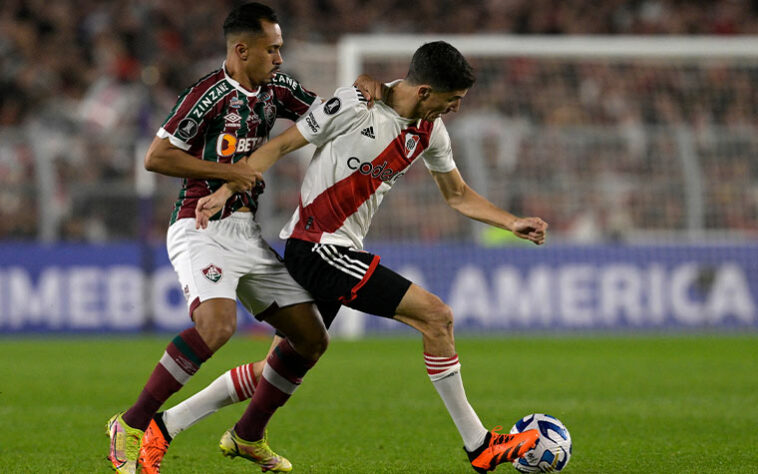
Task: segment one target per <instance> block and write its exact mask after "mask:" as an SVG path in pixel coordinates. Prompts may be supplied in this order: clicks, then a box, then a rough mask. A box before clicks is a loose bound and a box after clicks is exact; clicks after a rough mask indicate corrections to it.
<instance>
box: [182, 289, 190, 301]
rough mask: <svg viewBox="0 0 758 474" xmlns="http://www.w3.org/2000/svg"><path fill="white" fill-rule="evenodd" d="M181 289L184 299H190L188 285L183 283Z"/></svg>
mask: <svg viewBox="0 0 758 474" xmlns="http://www.w3.org/2000/svg"><path fill="white" fill-rule="evenodd" d="M182 291H183V292H184V299H186V300H188V299H190V289H189V285H184V288H182Z"/></svg>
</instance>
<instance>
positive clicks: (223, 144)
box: [216, 133, 237, 158]
mask: <svg viewBox="0 0 758 474" xmlns="http://www.w3.org/2000/svg"><path fill="white" fill-rule="evenodd" d="M235 150H237V137H235V136H234V135H231V134H229V133H222V134H221V135H219V136H218V141H217V142H216V154H217V155H218V156H223V157H224V158H228V157H230V156H232V155H233V154H234V152H235Z"/></svg>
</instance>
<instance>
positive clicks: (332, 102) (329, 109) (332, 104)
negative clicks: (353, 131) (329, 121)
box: [324, 97, 342, 115]
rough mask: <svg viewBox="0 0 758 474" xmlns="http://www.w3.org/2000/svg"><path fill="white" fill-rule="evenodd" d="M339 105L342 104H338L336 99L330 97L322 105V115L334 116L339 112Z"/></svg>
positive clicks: (338, 101)
mask: <svg viewBox="0 0 758 474" xmlns="http://www.w3.org/2000/svg"><path fill="white" fill-rule="evenodd" d="M341 105H342V102H340V100H339V98H338V97H332V98H331V99H329V100H328V101H326V104H324V113H326V115H334V114H336V113H337V112H338V111H339V110H340V106H341Z"/></svg>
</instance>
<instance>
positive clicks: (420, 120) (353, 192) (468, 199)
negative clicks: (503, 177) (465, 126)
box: [196, 41, 547, 472]
mask: <svg viewBox="0 0 758 474" xmlns="http://www.w3.org/2000/svg"><path fill="white" fill-rule="evenodd" d="M474 80H475V78H474V74H473V70H472V68H471V66H470V65H469V64H468V62H467V61H466V60H465V58H464V57H463V56H462V55H461V54H460V52H459V51H458V50H456V49H455V48H454V47H452V46H451V45H449V44H448V43H445V42H442V41H438V42H433V43H428V44H425V45H423V46H422V47H420V48H419V49H418V50H417V51H416V52H415V54H414V55H413V59H412V60H411V65H410V68H409V72H408V74H407V76H406V77H405V78H404V79H402V80H399V81H396V82H395V83H393V84H392V85H391V88H390V90H389V93H388V94H387V95H386V99H385V101H384V103H378V104H377V105H376V106H375V107H373V108H371V109H369V108H368V107H367V105H366V100H365V98H364V97H363V96H362V94H361V93H360V91H358V90H357V89H355V88H353V87H348V88H341V89H337V91H336V92H335V94H334V97H332V98H331V99H329V100H328V101H326V102H325V103H323V104H321V105H320V106H318V107H317V108H316V109H314V110H312V111H311V112H309V113H308V114H307V115H306V116H305V117H304V118H303V119H301V120H299V121H298V122H297V123H296V125H295V126H293V127H291V128H290V129H288V130H287V131H286V132H284V133H283V134H282V135H280V136H279V137H277V138H275V139H273V140H272V141H271V142H269V143H268V144H266V145H264V146H263V147H261V148H260V149H259V150H257V151H256V152H255V153H253V154H252V155H251V157H250V158H249V164H250V166H252V167H253V168H254V169H255V170H256V171H260V172H263V171H265V170H266V169H268V167H270V166H271V165H272V164H273V163H274V162H276V160H278V159H279V158H281V157H282V156H284V155H285V154H287V153H289V152H291V151H293V150H296V149H298V148H300V147H302V146H304V145H306V144H308V143H312V144H314V145H316V151H315V152H314V155H313V158H312V159H311V162H310V164H309V166H308V169H307V171H306V174H305V178H304V181H303V184H302V187H301V190H300V205H299V207H298V209H296V210H295V213H294V215H293V216H292V218H291V219H290V221H289V223H288V224H287V225H286V226H285V227H284V229H283V230H282V232H281V234H280V237H282V238H285V239H287V244H286V247H285V256H284V262H285V265H286V266H287V269H288V270H289V271H290V274H291V275H292V276H293V277H294V278H295V280H296V281H297V282H298V283H300V284H301V285H302V286H303V288H305V289H307V290H308V291H310V292H311V294H312V295H313V296H314V297H315V298H316V299H317V300H323V301H325V302H331V303H333V304H344V305H347V306H349V307H351V308H355V309H357V310H360V311H363V312H366V313H370V314H375V315H378V316H384V317H387V318H394V319H396V320H398V321H401V322H403V323H405V324H408V325H409V326H411V327H413V328H415V329H417V330H418V331H420V332H421V334H422V338H423V344H424V363H425V365H426V369H427V373H428V375H429V378H430V379H431V381H432V383H433V385H434V387H435V388H436V389H437V392H438V393H439V395H440V397H441V398H442V400H443V402H444V404H445V407H446V408H447V410H448V412H449V413H450V416H451V418H452V419H453V422H454V424H455V426H456V427H457V429H458V431H459V433H460V435H461V437H462V439H463V444H464V449H465V451H466V452H467V453H468V456H469V459H470V462H471V465H472V467H473V468H474V469H475V470H476V471H477V472H486V471H490V470H493V469H494V468H495V467H496V466H497V465H498V464H500V463H503V462H510V461H512V460H513V459H515V458H518V457H520V456H522V455H523V454H524V453H526V451H528V450H529V449H531V448H532V447H534V445H535V444H536V442H537V439H538V437H539V435H538V433H537V431H536V430H530V431H527V432H524V433H521V434H515V435H510V434H501V433H498V430H497V429H494V430H491V431H489V430H487V429H486V428H485V427H484V425H483V424H482V422H481V421H480V420H479V418H478V416H477V414H476V412H475V411H474V409H473V408H472V407H471V405H470V404H469V402H468V400H467V398H466V394H465V391H464V388H463V382H462V379H461V371H460V368H461V364H460V363H459V361H458V355H457V353H456V350H455V343H454V340H453V314H452V311H451V309H450V307H449V306H447V305H446V304H445V303H444V302H443V301H442V300H441V299H440V298H439V297H437V296H436V295H434V294H432V293H430V292H428V291H427V290H425V289H423V288H421V287H420V286H418V285H415V284H413V283H411V282H410V281H408V280H407V279H405V278H404V277H402V276H400V275H399V274H397V273H395V272H394V271H392V270H390V269H389V268H387V267H385V266H383V265H381V264H380V257H379V256H378V255H373V254H371V253H369V252H366V251H364V250H363V239H364V237H365V235H366V233H367V232H368V229H369V226H370V223H371V219H372V218H373V216H374V213H375V212H376V210H377V208H378V207H379V205H380V204H381V202H382V198H383V196H384V195H385V194H386V193H387V192H389V191H390V189H392V187H393V186H394V185H395V184H396V183H397V181H398V180H400V178H401V177H402V176H403V175H404V174H405V172H406V171H407V169H408V167H409V166H411V164H413V163H414V162H415V161H417V160H418V159H419V158H421V160H423V162H424V164H425V165H426V167H427V168H428V169H429V171H430V172H431V174H432V176H433V178H434V180H435V182H436V184H437V186H438V188H439V189H440V191H441V193H442V196H443V197H444V199H445V200H446V202H447V203H448V204H449V205H450V206H451V207H452V208H453V209H455V210H456V211H458V212H460V213H461V214H463V215H465V216H467V217H469V218H472V219H476V220H479V221H482V222H485V223H487V224H490V225H493V226H496V227H500V228H503V229H506V230H510V231H512V232H513V233H514V234H515V235H516V236H518V237H520V238H523V239H526V240H529V241H531V242H533V243H535V244H537V245H540V244H542V243H544V241H545V234H546V230H547V224H546V223H545V222H544V221H542V220H541V219H540V218H538V217H526V218H519V217H516V216H514V215H513V214H511V213H509V212H507V211H505V210H503V209H500V208H498V207H497V206H495V205H494V204H492V203H491V202H490V201H488V200H487V199H486V198H484V197H483V196H481V195H479V194H477V193H476V192H475V191H474V190H473V189H471V188H470V187H469V186H468V185H467V184H466V183H465V181H464V180H463V178H462V177H461V175H460V173H459V172H458V169H457V167H456V165H455V162H454V161H453V156H452V151H451V146H450V138H449V136H448V133H447V131H446V129H445V125H444V123H443V122H442V119H441V116H442V115H444V114H446V113H449V112H455V111H457V110H458V108H459V107H460V104H461V101H462V100H463V97H464V96H465V95H466V93H467V92H468V89H469V88H470V87H471V86H472V85H473V83H474ZM231 195H232V190H231V189H230V188H229V187H228V186H222V187H221V188H220V189H219V190H218V191H216V192H215V193H214V194H212V195H210V196H206V197H204V198H202V199H200V200H199V201H198V206H197V210H196V213H197V225H198V226H199V227H201V228H203V227H205V226H206V224H207V222H208V219H209V218H210V217H211V216H213V215H215V214H216V213H217V212H219V211H220V210H221V209H222V208H223V205H224V202H226V200H227V198H228V197H230V196H231ZM330 314H335V313H330ZM324 322H325V324H326V326H327V327H328V326H329V324H330V323H331V319H329V318H327V317H326V316H325V317H324Z"/></svg>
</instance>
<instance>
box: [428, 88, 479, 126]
mask: <svg viewBox="0 0 758 474" xmlns="http://www.w3.org/2000/svg"><path fill="white" fill-rule="evenodd" d="M467 92H468V89H462V90H458V91H448V92H437V91H434V90H431V89H430V90H429V92H428V94H427V95H426V96H423V97H421V98H420V100H419V110H418V111H419V117H420V118H422V119H424V120H428V121H430V122H431V121H434V120H435V119H437V118H438V117H441V116H443V115H445V114H447V113H450V112H457V111H458V109H459V108H460V106H461V101H462V100H463V98H464V97H465V96H466V93H467Z"/></svg>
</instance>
